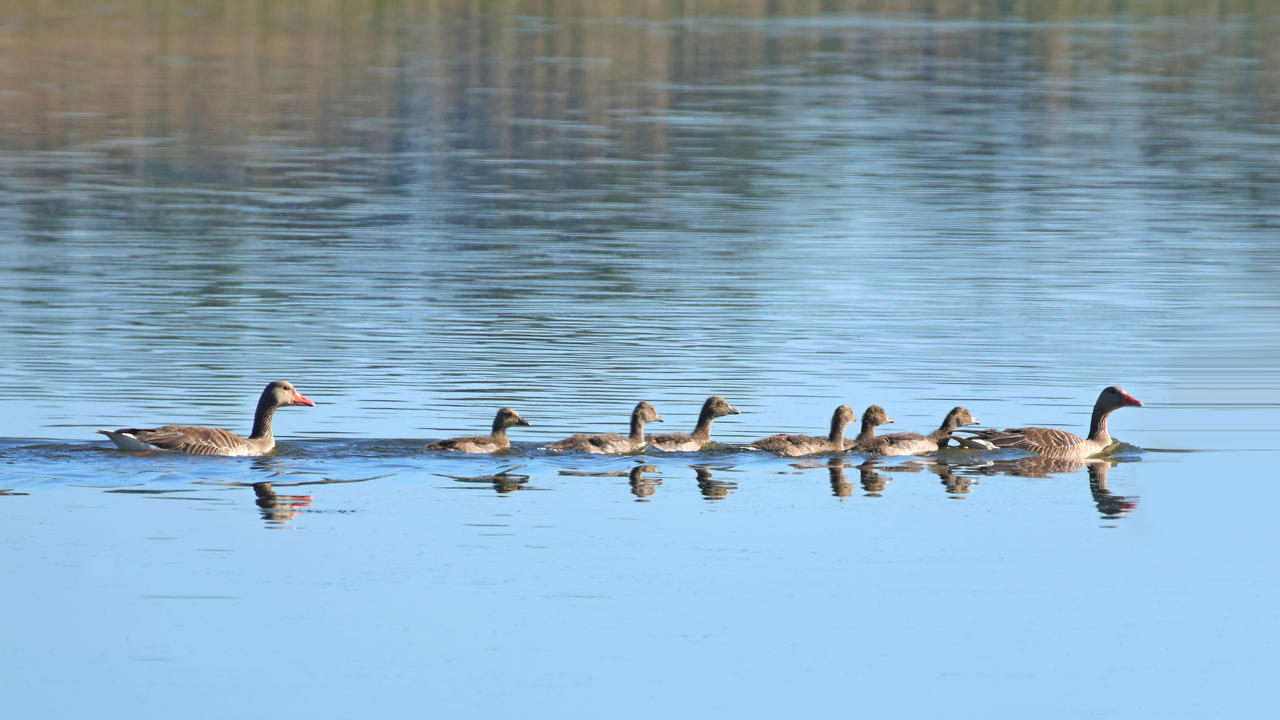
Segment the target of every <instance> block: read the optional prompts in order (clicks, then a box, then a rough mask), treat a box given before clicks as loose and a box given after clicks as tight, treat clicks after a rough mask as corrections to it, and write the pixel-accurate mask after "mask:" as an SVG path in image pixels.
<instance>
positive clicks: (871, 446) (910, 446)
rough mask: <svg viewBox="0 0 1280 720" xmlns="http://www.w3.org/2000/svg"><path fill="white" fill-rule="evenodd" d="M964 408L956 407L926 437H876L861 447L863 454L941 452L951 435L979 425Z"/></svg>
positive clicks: (908, 435)
mask: <svg viewBox="0 0 1280 720" xmlns="http://www.w3.org/2000/svg"><path fill="white" fill-rule="evenodd" d="M979 424H981V423H979V422H978V421H977V420H975V419H974V418H973V415H970V414H969V411H968V410H967V409H966V408H963V407H959V406H956V407H954V408H952V409H951V412H949V413H947V416H946V417H945V418H943V420H942V425H940V426H938V429H937V430H934V431H933V432H931V433H929V434H928V435H921V434H920V433H913V432H901V433H889V434H888V435H877V436H875V437H874V438H871V439H870V440H868V441H867V442H866V443H864V445H863V447H864V448H865V452H869V453H873V454H876V455H882V456H885V457H892V456H895V455H920V454H922V453H931V452H935V451H937V450H941V449H942V448H943V447H945V446H946V444H947V440H948V439H950V437H951V433H952V432H954V431H956V430H957V429H959V428H962V427H964V426H966V425H979Z"/></svg>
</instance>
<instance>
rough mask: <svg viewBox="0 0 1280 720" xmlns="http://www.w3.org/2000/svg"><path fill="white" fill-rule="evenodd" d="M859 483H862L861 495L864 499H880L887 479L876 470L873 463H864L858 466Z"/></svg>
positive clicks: (888, 481) (887, 482)
mask: <svg viewBox="0 0 1280 720" xmlns="http://www.w3.org/2000/svg"><path fill="white" fill-rule="evenodd" d="M858 474H859V476H860V477H859V482H861V483H862V494H863V495H864V496H866V497H881V493H883V492H884V488H885V486H886V485H888V484H889V483H890V480H889V477H888V476H887V475H885V474H884V473H881V472H879V471H877V470H876V464H875V463H874V462H864V463H862V464H861V465H859V466H858Z"/></svg>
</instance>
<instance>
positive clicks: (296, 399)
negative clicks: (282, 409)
mask: <svg viewBox="0 0 1280 720" xmlns="http://www.w3.org/2000/svg"><path fill="white" fill-rule="evenodd" d="M293 404H294V405H305V406H307V407H315V406H316V404H315V403H313V402H311V401H310V400H308V399H306V398H305V397H303V396H302V393H300V392H298V391H297V390H294V391H293Z"/></svg>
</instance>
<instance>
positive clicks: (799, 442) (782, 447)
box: [746, 405, 858, 457]
mask: <svg viewBox="0 0 1280 720" xmlns="http://www.w3.org/2000/svg"><path fill="white" fill-rule="evenodd" d="M857 419H858V418H857V417H855V416H854V414H853V408H851V407H849V406H848V405H841V406H840V407H838V408H836V411H835V412H834V413H833V414H832V415H831V432H830V433H828V434H827V436H826V437H818V436H814V435H788V434H786V433H780V434H778V435H770V436H769V437H767V438H763V439H760V440H756V441H755V442H753V443H751V444H750V445H747V446H746V449H747V450H765V451H767V452H772V453H778V454H779V455H785V456H787V457H797V456H800V455H813V454H815V453H824V452H840V451H842V450H844V443H845V440H844V429H845V428H846V427H848V426H849V423H851V422H853V421H854V420H857Z"/></svg>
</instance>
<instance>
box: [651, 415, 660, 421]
mask: <svg viewBox="0 0 1280 720" xmlns="http://www.w3.org/2000/svg"><path fill="white" fill-rule="evenodd" d="M653 422H662V416H661V415H658V416H655V417H654V418H653Z"/></svg>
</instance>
